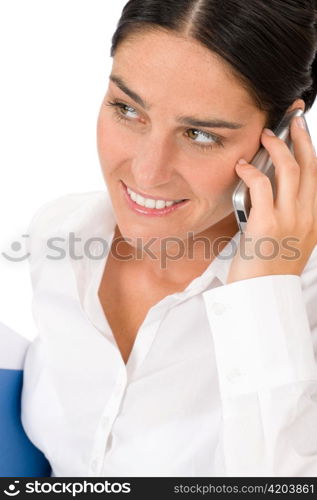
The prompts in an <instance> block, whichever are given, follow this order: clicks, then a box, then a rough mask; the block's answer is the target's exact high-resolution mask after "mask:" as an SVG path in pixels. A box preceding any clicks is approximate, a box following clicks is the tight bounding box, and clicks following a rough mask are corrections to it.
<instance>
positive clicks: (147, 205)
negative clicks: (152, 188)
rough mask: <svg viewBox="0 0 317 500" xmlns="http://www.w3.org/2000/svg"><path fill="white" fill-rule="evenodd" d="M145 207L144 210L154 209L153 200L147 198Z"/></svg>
mask: <svg viewBox="0 0 317 500" xmlns="http://www.w3.org/2000/svg"><path fill="white" fill-rule="evenodd" d="M145 207H146V208H155V200H151V199H150V198H147V199H146V200H145Z"/></svg>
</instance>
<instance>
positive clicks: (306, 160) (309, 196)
mask: <svg viewBox="0 0 317 500" xmlns="http://www.w3.org/2000/svg"><path fill="white" fill-rule="evenodd" d="M300 120H301V118H300V119H299V120H298V118H296V119H294V120H293V121H292V124H291V138H292V143H293V149H294V155H295V158H296V161H297V163H298V164H299V165H300V181H299V190H298V200H299V202H300V205H301V206H302V207H306V208H307V209H308V210H313V206H314V200H315V196H316V190H317V165H316V153H315V148H314V145H313V143H312V140H311V138H310V135H309V133H308V131H307V130H306V127H305V122H304V121H303V122H301V121H300Z"/></svg>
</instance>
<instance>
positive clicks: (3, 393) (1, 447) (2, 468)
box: [0, 324, 51, 477]
mask: <svg viewBox="0 0 317 500" xmlns="http://www.w3.org/2000/svg"><path fill="white" fill-rule="evenodd" d="M9 332H10V333H9ZM27 345H28V343H27V342H26V341H25V340H21V337H19V336H17V334H15V333H14V332H12V331H11V330H9V329H8V328H7V327H4V325H1V324H0V349H1V354H2V356H0V477H50V474H51V468H50V465H49V463H48V461H47V460H46V458H45V456H44V455H43V453H42V452H40V451H39V450H38V449H37V448H36V447H35V446H34V445H33V444H32V443H31V441H30V440H29V439H28V437H27V435H26V434H25V432H24V429H23V427H22V423H21V390H22V382H23V371H22V369H15V368H17V367H18V366H17V365H21V362H22V360H23V359H24V354H25V352H26V348H27ZM4 356H5V358H4ZM1 358H2V359H1ZM4 359H5V362H4ZM3 365H5V368H2V367H1V366H3ZM12 365H13V366H14V365H15V366H14V368H12V369H11V368H8V366H12ZM19 368H20V367H19Z"/></svg>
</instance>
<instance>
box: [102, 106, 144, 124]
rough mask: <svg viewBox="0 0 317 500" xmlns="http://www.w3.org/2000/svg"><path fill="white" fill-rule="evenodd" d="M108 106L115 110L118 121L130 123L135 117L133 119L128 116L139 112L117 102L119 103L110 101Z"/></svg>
mask: <svg viewBox="0 0 317 500" xmlns="http://www.w3.org/2000/svg"><path fill="white" fill-rule="evenodd" d="M106 106H111V107H112V108H114V114H115V117H116V118H117V119H118V121H120V120H123V121H129V120H133V119H134V118H135V117H133V116H132V117H131V116H129V115H128V113H136V114H137V111H136V110H135V109H134V108H132V107H131V106H128V104H124V103H123V102H117V101H108V102H107V104H106Z"/></svg>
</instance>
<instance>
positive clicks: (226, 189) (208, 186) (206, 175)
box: [187, 159, 238, 201]
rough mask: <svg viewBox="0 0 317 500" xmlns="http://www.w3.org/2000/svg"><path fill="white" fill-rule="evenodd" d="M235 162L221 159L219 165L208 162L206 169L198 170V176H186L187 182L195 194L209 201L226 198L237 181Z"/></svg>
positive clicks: (212, 161)
mask: <svg viewBox="0 0 317 500" xmlns="http://www.w3.org/2000/svg"><path fill="white" fill-rule="evenodd" d="M234 166H235V161H234V160H233V161H228V160H225V159H222V161H221V163H218V162H215V161H214V160H211V161H210V165H208V167H206V169H205V170H204V169H202V168H200V170H199V175H197V174H198V172H197V174H196V175H193V174H191V176H187V182H188V184H189V185H191V186H192V190H193V191H194V192H195V194H196V195H197V196H198V197H200V198H202V199H206V200H209V201H212V200H215V198H216V199H220V198H222V197H226V196H227V195H228V193H231V192H232V189H233V187H235V186H236V183H237V181H238V177H237V174H236V173H235V168H234Z"/></svg>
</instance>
